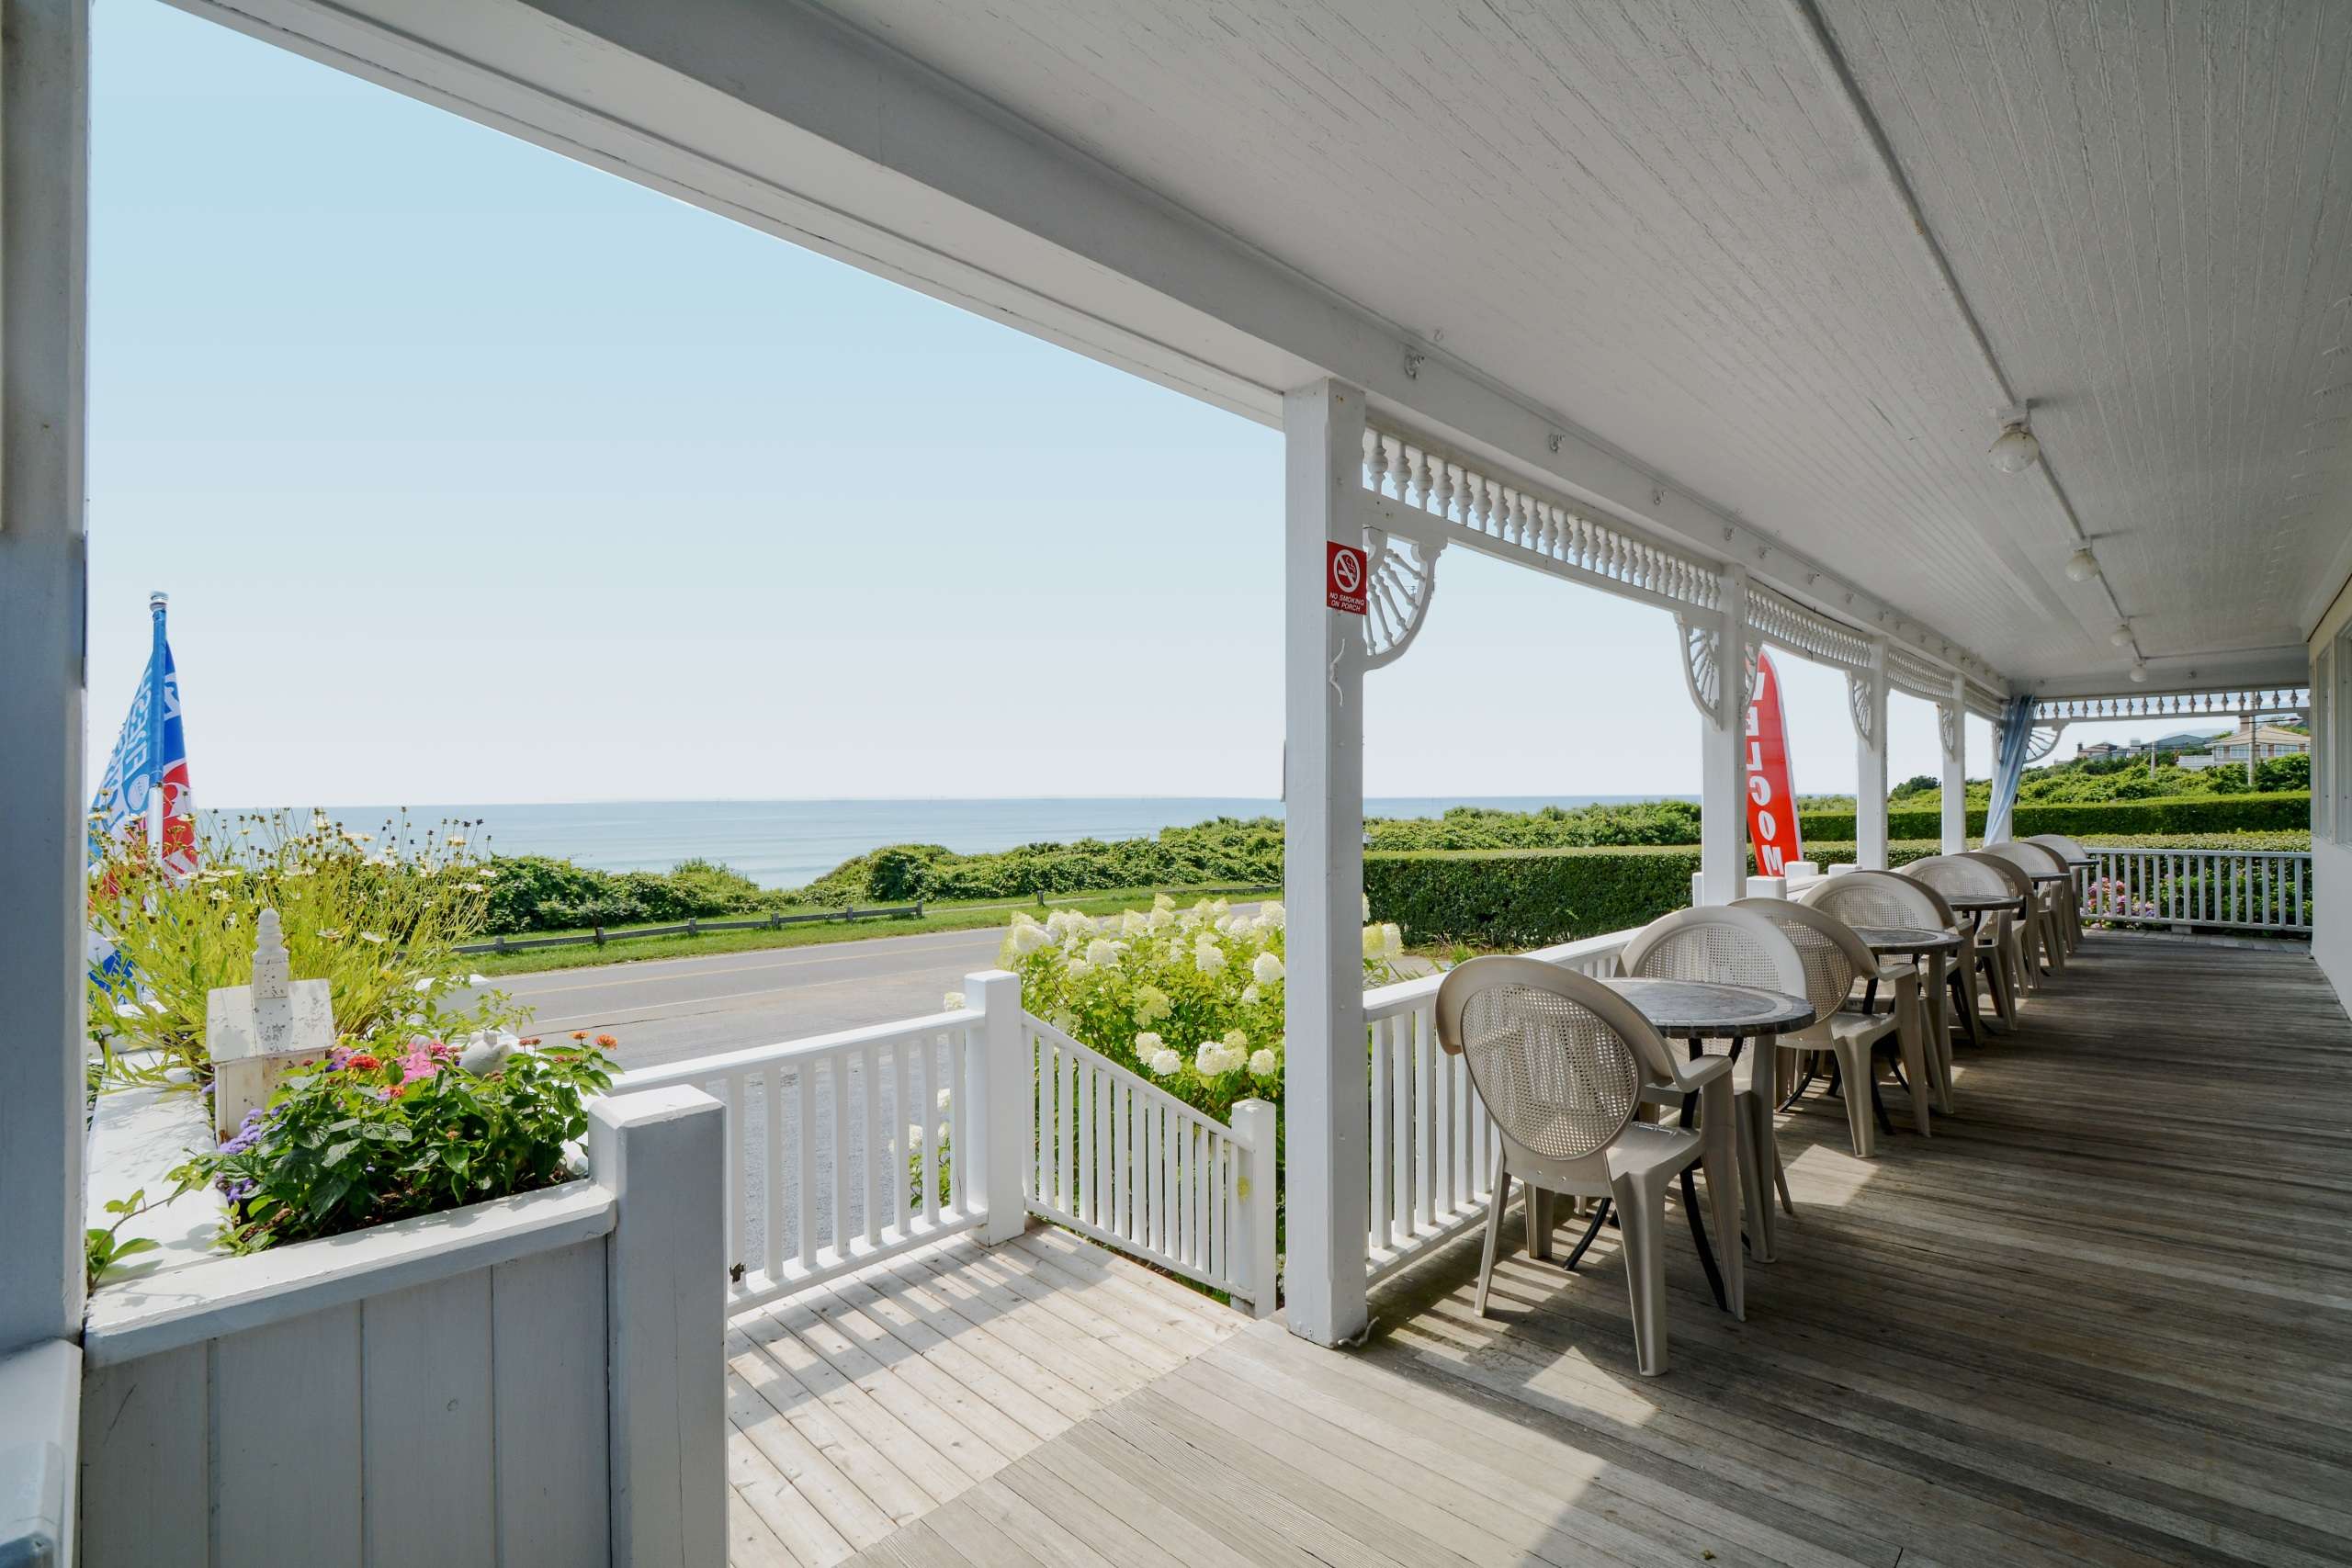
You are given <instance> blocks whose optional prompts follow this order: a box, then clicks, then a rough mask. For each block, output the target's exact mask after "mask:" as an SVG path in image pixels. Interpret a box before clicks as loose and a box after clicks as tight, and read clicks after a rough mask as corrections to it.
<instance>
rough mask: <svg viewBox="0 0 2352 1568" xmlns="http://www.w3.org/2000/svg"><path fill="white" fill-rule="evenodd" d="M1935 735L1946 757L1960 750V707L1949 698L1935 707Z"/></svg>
mask: <svg viewBox="0 0 2352 1568" xmlns="http://www.w3.org/2000/svg"><path fill="white" fill-rule="evenodd" d="M1936 734H1937V737H1938V738H1939V739H1941V740H1942V741H1943V743H1944V751H1943V754H1944V755H1945V756H1947V757H1949V756H1951V754H1952V753H1953V752H1955V751H1957V750H1960V705H1959V704H1958V703H1956V702H1954V701H1952V700H1951V698H1950V697H1947V698H1945V699H1944V700H1943V701H1941V702H1939V703H1938V704H1937V705H1936Z"/></svg>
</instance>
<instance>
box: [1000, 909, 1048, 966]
mask: <svg viewBox="0 0 2352 1568" xmlns="http://www.w3.org/2000/svg"><path fill="white" fill-rule="evenodd" d="M1053 940H1054V939H1053V934H1052V933H1051V932H1050V931H1046V928H1045V927H1043V926H1041V925H1039V924H1038V923H1037V922H1036V921H1035V920H1033V919H1030V918H1029V917H1028V916H1026V915H1015V916H1014V917H1013V918H1012V931H1011V932H1010V933H1009V934H1008V935H1007V936H1006V937H1005V939H1004V941H1005V945H1006V947H1007V948H1009V949H1010V950H1011V951H1012V955H1013V956H1014V957H1015V958H1023V957H1026V956H1027V955H1028V954H1030V953H1035V952H1036V951H1037V950H1038V949H1039V948H1041V947H1044V946H1046V944H1047V943H1049V942H1052V941H1053Z"/></svg>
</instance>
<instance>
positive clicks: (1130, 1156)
mask: <svg viewBox="0 0 2352 1568" xmlns="http://www.w3.org/2000/svg"><path fill="white" fill-rule="evenodd" d="M1023 1031H1024V1032H1025V1035H1026V1038H1027V1040H1028V1043H1029V1048H1030V1050H1031V1052H1033V1053H1034V1060H1035V1064H1036V1097H1035V1102H1034V1103H1033V1105H1032V1106H1031V1108H1030V1111H1031V1113H1030V1118H1029V1122H1028V1132H1029V1134H1030V1136H1031V1139H1032V1141H1033V1142H1034V1145H1035V1161H1034V1163H1033V1164H1032V1165H1031V1167H1030V1168H1027V1169H1026V1170H1024V1171H1023V1176H1024V1177H1025V1178H1026V1179H1027V1185H1028V1192H1027V1198H1028V1203H1029V1212H1030V1213H1035V1214H1042V1215H1044V1216H1045V1217H1046V1218H1047V1219H1049V1220H1052V1221H1054V1222H1055V1223H1056V1224H1063V1225H1068V1226H1069V1228H1070V1229H1072V1230H1075V1231H1077V1232H1079V1233H1080V1235H1088V1236H1091V1237H1093V1238H1094V1239H1095V1240H1097V1241H1100V1242H1103V1243H1105V1244H1106V1245H1108V1246H1111V1247H1117V1248H1119V1249H1120V1250H1121V1251H1123V1252H1130V1253H1133V1254H1135V1255H1136V1256H1137V1257H1139V1258H1148V1259H1150V1260H1151V1261H1152V1262H1154V1263H1157V1264H1159V1266H1160V1267H1162V1268H1164V1269H1170V1270H1171V1271H1173V1272H1175V1273H1178V1274H1182V1275H1183V1276H1184V1277H1186V1278H1187V1279H1191V1280H1199V1281H1200V1282H1201V1283H1202V1284H1204V1285H1206V1286H1208V1287H1209V1288H1210V1289H1212V1290H1218V1291H1224V1292H1227V1293H1228V1294H1230V1295H1233V1296H1235V1297H1237V1298H1238V1299H1241V1300H1246V1301H1248V1302H1249V1303H1250V1305H1251V1307H1252V1308H1253V1309H1254V1310H1255V1312H1256V1314H1257V1315H1258V1316H1260V1317H1267V1316H1271V1315H1272V1313H1273V1310H1274V1288H1273V1285H1274V1192H1275V1171H1274V1125H1275V1119H1276V1118H1275V1111H1274V1108H1273V1106H1272V1104H1270V1103H1267V1102H1265V1101H1262V1100H1244V1101H1243V1102H1242V1103H1240V1104H1238V1105H1237V1106H1235V1107H1234V1118H1233V1125H1231V1126H1229V1127H1228V1126H1227V1125H1226V1124H1225V1123H1224V1122H1219V1121H1217V1120H1216V1118H1215V1117H1213V1116H1209V1115H1206V1114H1204V1113H1203V1112H1202V1111H1197V1110H1195V1109H1194V1108H1193V1107H1192V1106H1190V1105H1187V1104H1186V1103H1184V1101H1182V1100H1179V1099H1177V1098H1176V1097H1175V1096H1174V1095H1172V1094H1170V1093H1169V1092H1168V1091H1167V1090H1165V1089H1160V1088H1159V1087H1158V1086H1157V1085H1155V1084H1153V1083H1152V1082H1151V1081H1150V1080H1149V1079H1148V1078H1144V1077H1139V1076H1137V1075H1136V1074H1135V1073H1132V1072H1129V1071H1127V1070H1126V1069H1125V1068H1124V1067H1122V1066H1119V1065H1118V1064H1117V1063H1115V1062H1114V1061H1112V1060H1111V1059H1110V1058H1109V1057H1107V1056H1104V1055H1102V1054H1101V1053H1100V1052H1097V1051H1095V1050H1092V1049H1091V1048H1090V1047H1088V1046H1086V1045H1084V1044H1081V1043H1080V1042H1078V1041H1076V1040H1073V1039H1072V1038H1070V1036H1069V1035H1068V1034H1065V1033H1064V1032H1061V1031H1060V1030H1058V1029H1057V1028H1055V1027H1054V1026H1053V1025H1052V1024H1050V1023H1047V1022H1046V1021H1044V1020H1042V1019H1039V1018H1036V1017H1035V1016H1033V1015H1030V1014H1026V1013H1024V1014H1023Z"/></svg>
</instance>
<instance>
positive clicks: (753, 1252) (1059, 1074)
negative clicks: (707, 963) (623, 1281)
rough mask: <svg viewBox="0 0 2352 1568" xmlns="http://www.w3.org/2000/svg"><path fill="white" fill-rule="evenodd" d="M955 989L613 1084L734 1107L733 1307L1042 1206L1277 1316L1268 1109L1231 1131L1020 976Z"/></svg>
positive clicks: (1249, 1104) (1259, 1107) (643, 1071)
mask: <svg viewBox="0 0 2352 1568" xmlns="http://www.w3.org/2000/svg"><path fill="white" fill-rule="evenodd" d="M964 985H965V989H964V996H965V998H966V999H967V1004H968V1005H967V1006H965V1007H963V1008H960V1009H957V1010H952V1011H947V1012H938V1013H933V1014H931V1015H930V1016H928V1017H924V1018H915V1019H907V1020H904V1021H899V1022H894V1023H883V1024H876V1025H873V1026H871V1027H868V1028H865V1029H852V1030H845V1031H843V1032H840V1033H838V1034H825V1035H819V1036H817V1037H815V1038H813V1039H809V1040H796V1041H787V1042H786V1043H781V1044H776V1045H763V1046H758V1047H755V1048H753V1049H751V1050H746V1051H736V1052H730V1053H729V1054H727V1055H718V1056H705V1057H701V1058H698V1059H696V1060H694V1061H689V1062H678V1063H673V1064H669V1065H665V1066H654V1067H646V1068H640V1069H639V1070H637V1071H635V1072H629V1073H625V1074H623V1075H622V1076H621V1077H620V1078H619V1079H618V1080H617V1081H616V1083H615V1084H614V1086H613V1092H614V1093H615V1094H616V1095H628V1094H633V1093H635V1092H637V1091H638V1090H639V1089H658V1088H663V1087H667V1086H672V1085H677V1084H689V1085H693V1086H694V1087H695V1088H698V1089H707V1090H708V1091H709V1092H710V1093H711V1094H713V1095H715V1096H716V1097H717V1098H718V1100H719V1101H720V1103H722V1104H723V1105H725V1107H726V1108H727V1148H726V1173H727V1194H726V1204H727V1231H726V1235H727V1257H728V1258H729V1275H730V1280H731V1289H730V1292H729V1300H728V1310H729V1312H739V1311H742V1310H745V1309H747V1308H750V1307H754V1306H758V1305H760V1304H762V1303H766V1302H771V1301H776V1300H779V1299H781V1298H783V1297H785V1296H788V1295H791V1294H793V1293H794V1292H798V1291H802V1290H806V1289H808V1288H809V1287H810V1286H813V1285H818V1284H822V1283H823V1282H824V1281H826V1280H831V1279H834V1278H837V1277H839V1276H840V1275H842V1274H846V1273H850V1272H852V1271H854V1270H855V1269H863V1268H865V1266H866V1265H868V1264H871V1263H876V1262H879V1261H880V1260H882V1259H883V1258H889V1257H891V1256H893V1255H895V1254H897V1253H900V1252H904V1251H907V1250H908V1249H910V1248H911V1247H920V1246H922V1245H924V1244H926V1243H929V1242H932V1241H935V1240H938V1239H939V1238H941V1237H943V1236H948V1235H955V1234H956V1233H957V1232H959V1231H966V1230H974V1229H982V1230H984V1232H985V1239H989V1240H992V1241H1001V1240H1005V1239H1008V1238H1010V1237H1011V1236H1013V1235H1019V1234H1020V1230H1021V1225H1022V1223H1023V1216H1024V1215H1025V1214H1027V1213H1036V1214H1040V1215H1043V1216H1044V1217H1046V1218H1047V1219H1049V1220H1052V1221H1054V1222H1055V1223H1056V1224H1063V1225H1068V1226H1069V1228H1071V1229H1072V1230H1075V1231H1078V1232H1080V1234H1082V1235H1088V1236H1091V1237H1092V1238H1093V1239H1094V1240H1096V1241H1100V1242H1102V1243H1103V1244H1105V1245H1107V1246H1110V1247H1116V1248H1118V1249H1119V1250H1121V1251H1125V1252H1129V1253H1132V1254H1134V1255H1136V1257H1139V1258H1146V1259H1148V1260H1149V1261H1150V1262H1153V1263H1156V1264H1159V1266H1160V1267H1162V1268H1165V1269H1170V1270H1171V1271H1173V1272H1175V1273H1179V1274H1182V1275H1184V1276H1186V1277H1187V1278H1189V1279H1193V1280H1200V1281H1201V1282H1202V1283H1204V1284H1206V1285H1208V1286H1210V1287H1212V1288H1214V1289H1216V1290H1220V1291H1224V1292H1227V1293H1229V1294H1230V1295H1232V1296H1233V1297H1234V1298H1235V1299H1236V1300H1237V1301H1238V1302H1243V1303H1248V1304H1249V1305H1250V1307H1251V1308H1252V1309H1253V1310H1255V1311H1256V1312H1257V1313H1258V1314H1259V1315H1261V1316H1265V1315H1268V1314H1271V1313H1272V1311H1273V1308H1274V1277H1275V1262H1274V1192H1275V1174H1274V1136H1275V1125H1276V1122H1277V1117H1276V1114H1275V1111H1274V1108H1273V1107H1272V1105H1269V1104H1265V1103H1263V1102H1260V1101H1254V1100H1250V1101H1244V1102H1243V1103H1242V1104H1240V1105H1238V1106H1236V1107H1235V1108H1234V1124H1233V1125H1231V1126H1227V1124H1226V1123H1224V1122H1219V1121H1217V1120H1216V1118H1214V1117H1212V1116H1207V1115H1204V1114H1203V1113H1202V1112H1201V1111H1196V1110H1194V1109H1193V1107H1191V1106H1189V1105H1187V1104H1185V1103H1184V1102H1183V1101H1182V1100H1178V1099H1177V1098H1176V1097H1175V1096H1173V1095H1171V1094H1169V1093H1168V1092H1167V1091H1166V1090H1164V1089H1159V1088H1158V1087H1157V1086H1155V1085H1153V1084H1152V1083H1150V1082H1149V1081H1148V1080H1147V1079H1145V1078H1142V1077H1137V1076H1136V1075H1135V1074H1134V1073H1131V1072H1128V1071H1126V1070H1125V1068H1123V1067H1121V1066H1118V1065H1117V1064H1116V1063H1114V1062H1112V1061H1111V1060H1110V1059H1108V1058H1107V1057H1104V1056H1103V1055H1100V1054H1098V1053H1096V1052H1094V1051H1092V1050H1090V1049H1088V1048H1087V1047H1086V1046H1085V1045H1083V1044H1080V1043H1079V1042H1078V1041H1076V1040H1073V1039H1071V1038H1070V1037H1069V1035H1068V1034H1065V1033H1063V1032H1061V1031H1060V1030H1058V1029H1056V1028H1055V1027H1054V1026H1053V1025H1051V1024H1049V1023H1046V1021H1043V1020H1041V1019H1037V1018H1035V1017H1033V1016H1031V1015H1030V1014H1028V1013H1026V1012H1024V1011H1023V1010H1022V1009H1021V983H1020V981H1019V979H1018V978H1017V977H1016V976H1012V975H1007V974H1003V973H1001V972H991V973H989V974H984V975H974V976H967V978H966V980H965V982H964ZM1000 1195H1001V1201H997V1200H999V1196H1000Z"/></svg>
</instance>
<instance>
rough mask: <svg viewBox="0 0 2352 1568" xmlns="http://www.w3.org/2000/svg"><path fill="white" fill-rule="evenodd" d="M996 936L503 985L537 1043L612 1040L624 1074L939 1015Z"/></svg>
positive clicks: (690, 962) (553, 976)
mask: <svg viewBox="0 0 2352 1568" xmlns="http://www.w3.org/2000/svg"><path fill="white" fill-rule="evenodd" d="M1003 941H1004V932H1003V931H1002V930H1001V929H994V930H986V931H932V932H927V933H925V934H923V935H920V936H893V937H874V938H870V939H868V940H866V941H864V942H833V943H830V944H825V945H820V946H814V947H781V948H775V949H773V950H771V951H767V952H760V953H712V954H710V955H708V956H707V957H702V958H664V959H655V960H648V961H646V962H643V963H639V964H600V965H598V966H596V967H594V968H592V969H559V970H555V971H552V972H550V973H548V974H544V975H509V976H503V978H501V979H500V980H499V981H498V986H499V988H500V989H502V990H503V991H505V992H507V993H508V994H509V995H511V996H513V997H515V998H516V999H517V1000H519V1001H522V1002H525V1003H526V1004H528V1005H529V1006H531V1007H532V1008H534V1009H536V1010H537V1018H536V1020H535V1021H533V1022H532V1024H531V1026H530V1027H531V1029H532V1030H534V1031H536V1032H538V1033H541V1034H557V1033H570V1032H571V1031H573V1030H575V1029H579V1030H586V1031H588V1032H590V1033H596V1032H605V1033H609V1034H613V1035H616V1036H617V1037H618V1038H619V1040H620V1043H621V1048H620V1059H621V1063H622V1065H623V1066H629V1067H647V1066H654V1065H655V1064H657V1063H661V1062H675V1061H681V1060H684V1059H685V1058H687V1057H690V1056H706V1055H710V1054H712V1053H713V1052H717V1051H735V1050H741V1049H742V1048H743V1047H745V1046H747V1045H768V1044H773V1043H775V1042H777V1041H779V1040H797V1039H799V1038H801V1037H803V1036H806V1035H810V1034H825V1033H830V1032H832V1031H833V1030H837V1029H853V1028H855V1027H856V1026H858V1025H859V1024H865V1023H883V1022H888V1021H890V1020H892V1019H899V1018H914V1017H919V1016H920V1015H922V1014H923V1013H927V1012H936V1011H938V1010H939V998H941V997H942V996H943V995H944V994H945V993H947V992H949V991H952V990H956V989H958V988H960V987H961V985H962V983H963V979H964V976H967V975H969V974H971V973H972V972H973V971H974V970H978V969H993V968H995V967H996V961H997V950H998V948H999V947H1000V946H1001V944H1002V942H1003Z"/></svg>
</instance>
